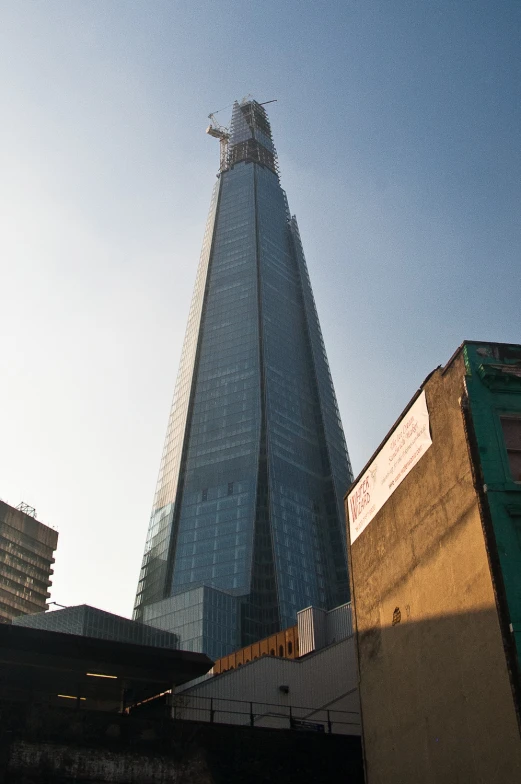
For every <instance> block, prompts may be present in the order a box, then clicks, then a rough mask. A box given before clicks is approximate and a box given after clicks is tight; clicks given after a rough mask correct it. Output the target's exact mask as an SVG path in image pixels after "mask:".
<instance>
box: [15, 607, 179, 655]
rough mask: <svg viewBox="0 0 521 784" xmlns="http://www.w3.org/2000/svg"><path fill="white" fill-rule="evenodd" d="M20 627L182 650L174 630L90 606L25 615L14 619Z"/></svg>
mask: <svg viewBox="0 0 521 784" xmlns="http://www.w3.org/2000/svg"><path fill="white" fill-rule="evenodd" d="M13 624H15V625H16V626H26V627H29V628H31V629H43V630H44V631H48V632H63V633H64V634H77V635H80V636H82V637H96V638H97V639H100V640H114V641H116V642H127V643H133V644H134V645H151V646H153V647H155V648H179V642H178V638H177V636H176V635H175V634H172V632H171V631H169V630H168V631H163V630H161V629H158V628H156V625H155V624H154V625H150V626H147V625H146V624H144V623H138V622H137V621H131V620H129V619H128V618H122V617H121V616H120V615H114V614H113V613H109V612H105V611H104V610H98V609H97V607H90V606H89V605H88V604H79V605H77V606H75V607H65V608H64V609H62V610H54V611H53V612H42V613H35V614H34V615H22V616H20V617H19V618H15V619H14V620H13Z"/></svg>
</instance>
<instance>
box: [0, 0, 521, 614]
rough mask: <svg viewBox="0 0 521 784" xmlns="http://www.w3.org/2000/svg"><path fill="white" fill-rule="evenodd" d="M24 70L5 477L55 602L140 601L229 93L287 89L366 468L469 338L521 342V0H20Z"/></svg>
mask: <svg viewBox="0 0 521 784" xmlns="http://www.w3.org/2000/svg"><path fill="white" fill-rule="evenodd" d="M0 66H1V69H0V105H1V121H0V155H1V161H0V267H1V273H0V360H1V365H0V367H1V376H0V378H1V384H0V497H1V498H2V499H4V500H6V501H8V502H9V503H11V504H13V505H16V504H18V503H19V501H21V500H24V501H26V502H27V503H29V504H31V505H33V506H35V507H36V509H37V512H38V518H39V519H40V520H42V522H45V523H47V524H48V525H52V526H54V527H56V528H57V529H58V530H59V532H60V539H59V546H58V551H57V559H56V566H55V576H54V586H53V591H52V599H53V600H55V601H57V602H60V603H62V604H66V605H68V604H77V603H82V602H87V603H90V604H93V605H95V606H98V607H101V608H104V609H107V610H111V611H114V612H117V613H121V614H125V615H128V614H129V613H130V612H131V609H132V605H133V599H134V593H135V588H136V584H137V577H138V573H139V568H140V564H141V557H142V552H143V546H144V542H145V535H146V529H147V525H148V517H149V513H150V509H151V505H152V500H153V493H154V487H155V481H156V476H157V471H158V468H159V460H160V456H161V451H162V446H163V438H164V435H165V429H166V423H167V418H168V412H169V406H170V401H171V396H172V393H173V388H174V382H175V377H176V373H177V365H178V362H179V356H180V350H181V344H182V339H183V335H184V329H185V323H186V318H187V314H188V307H189V302H190V297H191V291H192V286H193V283H194V278H195V271H196V265H197V261H198V257H199V251H200V246H201V242H202V236H203V229H204V223H205V220H206V214H207V210H208V205H209V200H210V193H211V189H212V186H213V183H214V179H215V173H216V171H217V167H218V157H219V151H218V143H217V142H216V140H214V139H211V138H210V137H208V136H205V133H204V130H205V127H206V124H207V115H208V113H209V112H211V111H215V110H217V109H220V108H221V107H225V106H229V105H230V104H231V103H232V101H233V100H234V99H241V98H242V97H243V96H245V95H246V94H248V93H251V94H252V95H253V96H254V97H255V98H256V99H257V100H259V101H265V100H269V99H272V98H276V99H277V101H278V102H277V103H275V104H271V105H270V106H269V107H267V108H268V110H269V115H270V119H271V122H272V128H273V132H274V137H275V143H276V145H277V149H278V152H279V158H280V165H281V179H282V184H283V187H284V188H285V189H286V191H287V194H288V199H289V203H290V208H291V210H292V212H294V213H296V215H297V218H298V220H299V226H300V231H301V235H302V239H303V243H304V249H305V251H306V256H307V261H308V265H309V269H310V275H311V281H312V284H313V287H314V292H315V297H316V300H317V307H318V312H319V316H320V318H321V323H322V329H323V333H324V339H325V343H326V348H327V350H328V355H329V361H330V365H331V370H332V374H333V380H334V382H335V386H336V391H337V396H338V400H339V406H340V411H341V414H342V419H343V423H344V428H345V432H346V438H347V442H348V446H349V449H350V454H351V458H352V462H353V467H354V470H355V472H358V471H359V470H360V468H361V467H362V465H363V464H364V463H365V461H366V460H367V458H368V457H369V456H370V454H371V453H372V451H373V450H374V448H375V447H376V446H377V444H378V443H379V441H380V440H381V439H382V437H383V436H384V435H385V433H386V432H387V430H388V428H389V427H390V426H391V424H392V423H393V421H394V420H395V418H396V417H397V415H398V414H399V413H400V411H401V410H402V408H403V407H404V406H405V405H406V403H407V402H408V400H409V399H410V398H411V396H412V395H413V394H414V392H415V390H416V389H417V387H418V386H419V384H420V383H421V382H422V381H423V379H424V378H425V376H426V375H427V374H428V373H429V372H430V371H431V370H432V369H433V368H434V367H436V366H437V365H438V364H440V363H444V362H445V361H446V360H447V359H448V358H449V357H450V355H451V354H452V353H453V351H454V350H455V349H456V347H457V346H458V345H459V344H460V343H461V341H462V340H463V339H465V338H467V339H480V340H481V339H483V340H496V341H512V342H521V313H520V302H521V296H520V295H521V284H520V273H521V259H520V248H521V220H520V203H521V165H520V163H521V153H520V148H521V145H520V114H521V112H520V102H519V93H520V86H521V77H520V72H521V4H520V3H519V2H518V0H512V1H511V2H510V1H509V0H490V1H489V2H487V1H485V0H457V2H454V0H439V1H437V0H423V2H421V1H419V0H392V2H390V1H389V0H380V1H377V0H342V1H341V2H340V1H339V2H334V1H333V0H330V1H329V2H327V1H326V0H322V1H320V0H314V1H313V2H311V1H309V2H308V1H307V0H300V2H296V1H295V0H277V2H273V1H272V0H263V2H258V1H257V2H246V0H242V1H241V0H235V1H234V2H231V1H229V2H226V0H218V1H217V2H215V0H213V2H211V1H210V0H204V1H203V0H178V1H176V0H167V1H162V0H148V2H139V0H135V2H128V0H121V1H120V2H113V1H112V0H88V1H87V0H83V1H82V2H76V1H75V0H67V2H65V0H59V2H54V0H39V1H37V0H3V2H2V3H1V4H0ZM229 116H230V109H229V108H228V109H226V110H225V111H223V112H222V113H221V114H219V115H218V118H219V119H220V120H221V122H222V123H223V124H226V123H227V122H228V120H229Z"/></svg>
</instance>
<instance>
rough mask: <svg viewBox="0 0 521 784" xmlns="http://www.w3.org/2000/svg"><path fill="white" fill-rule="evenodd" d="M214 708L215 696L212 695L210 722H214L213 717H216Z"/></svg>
mask: <svg viewBox="0 0 521 784" xmlns="http://www.w3.org/2000/svg"><path fill="white" fill-rule="evenodd" d="M214 713H215V711H214V709H213V697H210V722H211V723H212V724H213V717H214Z"/></svg>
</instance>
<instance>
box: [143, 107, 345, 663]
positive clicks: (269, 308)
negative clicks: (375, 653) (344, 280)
mask: <svg viewBox="0 0 521 784" xmlns="http://www.w3.org/2000/svg"><path fill="white" fill-rule="evenodd" d="M228 161H229V162H228V169H227V170H225V171H223V172H222V173H221V174H220V177H219V181H218V183H219V184H218V188H217V191H216V196H215V198H214V200H213V202H212V210H211V213H210V218H209V222H208V227H207V233H206V235H205V243H204V248H203V254H202V257H201V264H200V268H199V273H198V278H197V283H196V292H195V294H194V302H193V305H192V311H191V317H190V318H191V322H190V324H189V328H188V330H187V337H186V339H185V347H184V350H183V359H182V363H181V369H180V373H179V381H178V385H177V388H176V395H175V398H174V404H173V407H172V414H171V418H170V423H169V431H168V434H167V442H166V446H165V452H164V455H163V462H162V465H161V473H160V480H159V483H158V492H157V494H156V503H155V507H154V512H153V515H152V520H151V526H150V531H149V539H148V540H147V551H146V553H145V561H144V565H143V572H142V581H141V583H140V586H141V587H140V592H139V593H138V600H137V604H136V606H137V608H140V607H142V606H144V613H145V615H144V617H145V618H149V617H150V613H151V612H158V615H157V617H158V618H159V617H161V618H162V619H163V620H162V621H161V623H162V624H167V625H165V626H164V627H163V628H169V629H172V630H173V631H174V630H175V631H176V633H178V634H180V636H181V638H182V640H183V641H185V643H186V645H189V646H191V647H192V649H193V650H205V651H207V652H210V648H208V647H207V648H204V647H200V646H204V645H206V646H210V645H215V646H223V645H224V646H226V645H230V644H232V643H231V642H230V640H231V639H232V638H233V634H232V633H231V632H230V629H231V628H232V625H233V624H232V621H231V620H230V619H232V618H233V619H234V621H233V622H235V623H236V624H237V628H236V632H237V635H238V637H237V639H238V640H240V643H239V644H246V643H248V642H252V641H254V640H255V639H260V638H261V637H263V636H267V635H268V634H271V633H273V631H277V630H278V629H283V628H285V627H288V626H291V625H292V624H294V623H295V619H296V613H297V611H298V610H300V609H302V608H304V607H307V606H309V605H315V606H318V607H325V608H331V607H334V606H337V605H339V604H342V603H343V602H345V601H346V600H347V598H348V581H347V565H346V546H345V527H344V522H343V506H342V499H343V495H344V493H345V492H346V490H347V488H348V486H349V484H350V482H351V469H350V465H349V460H348V456H347V450H346V446H345V440H344V436H343V432H342V426H341V423H340V418H339V414H338V408H337V404H336V399H335V394H334V390H333V385H332V381H331V375H330V372H329V367H328V363H327V359H326V354H325V349H324V344H323V340H322V336H321V332H320V326H319V322H318V317H317V313H316V308H315V303H314V300H313V294H312V291H311V285H310V281H309V276H308V272H307V267H306V262H305V259H304V254H303V251H302V245H301V242H300V236H299V232H298V227H297V223H296V220H295V218H291V216H290V214H289V210H288V205H287V200H286V196H285V193H284V191H283V190H282V188H281V186H280V182H279V177H278V174H277V165H276V157H275V148H274V146H273V142H272V139H271V130H270V127H269V122H268V120H267V117H266V114H265V112H264V109H263V107H261V106H260V105H259V104H256V103H255V102H247V103H246V104H243V105H241V106H239V105H238V104H236V105H235V106H234V112H233V119H232V134H231V143H230V153H229V159H228ZM194 303H195V304H194ZM176 423H177V424H176ZM147 558H148V560H147ZM151 564H152V566H151ZM158 564H159V565H158ZM208 587H211V589H218V591H217V593H219V594H220V593H221V592H225V593H226V594H228V595H229V599H230V601H231V600H232V599H233V601H236V599H237V598H240V612H239V611H238V609H237V606H238V605H234V606H235V611H234V612H232V611H231V609H230V608H228V609H227V610H226V612H225V616H226V621H225V622H224V623H223V624H219V623H218V622H216V621H215V619H214V620H212V618H213V616H212V617H210V616H206V614H205V613H206V610H205V609H204V607H205V606H207V607H208V608H210V607H211V603H209V599H206V600H205V599H204V596H205V594H204V590H206V589H207V588H208ZM208 589H209V590H210V588H208ZM194 591H195V592H197V591H199V592H201V591H202V593H199V594H198V596H199V597H200V600H198V601H197V602H195V604H194V605H193V606H194V607H195V606H197V607H202V609H199V610H197V611H196V610H190V612H188V610H186V608H182V607H181V606H180V603H181V602H182V601H185V600H184V599H181V598H180V597H181V596H187V595H188V594H190V595H191V594H192V593H193V592H194ZM169 594H170V595H171V598H168V599H167V598H165V597H167V596H168V595H169ZM223 595H224V594H223ZM158 599H164V601H159V602H157V600H158ZM194 601H195V600H194ZM205 601H206V605H205ZM222 601H224V600H222ZM151 602H155V604H154V605H153V607H155V608H156V609H155V610H152V607H150V606H148V605H150V604H151ZM165 602H167V603H170V604H165ZM159 605H161V608H159ZM190 606H192V605H190ZM158 608H159V609H158ZM159 610H160V611H159ZM208 612H210V609H208ZM212 612H213V611H212ZM194 613H195V615H197V617H195V615H194ZM138 614H139V610H138ZM192 615H194V617H193V618H192ZM216 617H217V616H216ZM165 619H166V620H165ZM168 624H170V625H168ZM194 624H195V626H194ZM205 624H206V625H205ZM215 624H217V625H215ZM181 627H183V629H182V630H181V631H180V629H181ZM184 627H186V628H184ZM221 627H222V628H221ZM223 630H227V631H226V632H225V631H223ZM228 632H229V633H228ZM212 640H213V642H211V641H212ZM185 643H184V642H183V643H182V644H185ZM193 646H195V647H193ZM197 646H199V647H197ZM212 650H213V651H214V650H217V648H215V647H214V648H212ZM219 655H223V654H220V653H219Z"/></svg>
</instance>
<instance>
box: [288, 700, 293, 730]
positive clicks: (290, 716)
mask: <svg viewBox="0 0 521 784" xmlns="http://www.w3.org/2000/svg"><path fill="white" fill-rule="evenodd" d="M289 727H290V729H291V728H292V727H293V714H292V713H291V705H290V706H289Z"/></svg>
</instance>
